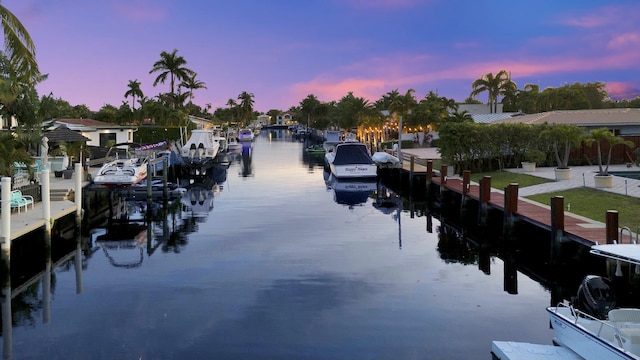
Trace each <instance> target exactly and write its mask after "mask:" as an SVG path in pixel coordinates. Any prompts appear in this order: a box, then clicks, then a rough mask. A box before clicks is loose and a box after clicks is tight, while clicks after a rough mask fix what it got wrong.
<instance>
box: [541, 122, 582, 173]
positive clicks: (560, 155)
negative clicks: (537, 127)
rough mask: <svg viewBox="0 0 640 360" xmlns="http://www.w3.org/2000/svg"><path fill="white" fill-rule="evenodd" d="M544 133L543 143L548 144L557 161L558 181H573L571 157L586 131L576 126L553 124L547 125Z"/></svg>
mask: <svg viewBox="0 0 640 360" xmlns="http://www.w3.org/2000/svg"><path fill="white" fill-rule="evenodd" d="M545 126H546V127H547V128H546V129H544V130H543V131H542V138H543V139H544V140H543V141H545V142H547V144H548V146H549V148H550V150H551V151H552V152H553V155H554V157H555V160H556V168H555V169H554V171H555V174H556V180H569V179H571V168H570V167H569V155H570V154H571V150H573V149H575V148H577V147H578V146H579V145H580V143H581V142H582V139H584V130H583V129H582V128H580V127H578V126H575V125H565V124H552V125H545Z"/></svg>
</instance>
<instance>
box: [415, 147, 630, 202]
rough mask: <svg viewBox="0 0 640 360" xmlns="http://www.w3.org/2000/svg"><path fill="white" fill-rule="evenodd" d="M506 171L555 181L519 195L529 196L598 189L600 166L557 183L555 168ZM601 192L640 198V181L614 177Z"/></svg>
mask: <svg viewBox="0 0 640 360" xmlns="http://www.w3.org/2000/svg"><path fill="white" fill-rule="evenodd" d="M402 153H403V155H405V156H407V155H413V156H416V157H417V158H421V159H431V160H436V159H440V153H439V152H438V148H410V149H402ZM506 171H510V172H515V173H522V174H527V175H532V176H539V177H542V178H545V179H550V180H553V181H552V182H548V183H544V184H539V185H533V186H527V187H523V188H520V189H519V190H518V194H519V195H520V196H529V195H536V194H546V193H553V192H554V191H562V190H567V189H573V188H578V187H589V188H594V189H595V188H596V187H595V185H594V180H593V176H594V175H595V173H596V172H597V171H598V166H575V167H573V168H571V179H570V180H561V181H556V175H555V172H554V167H543V168H537V169H536V171H535V172H523V171H522V169H507V170H506ZM609 171H610V172H618V171H621V172H622V171H627V172H628V171H634V172H640V168H639V167H637V166H633V167H631V168H628V167H627V166H626V165H611V166H609ZM597 189H598V190H601V191H608V192H612V193H616V194H621V195H627V196H632V197H636V198H640V180H639V179H629V178H626V177H622V176H614V177H613V187H612V188H609V189H604V188H597Z"/></svg>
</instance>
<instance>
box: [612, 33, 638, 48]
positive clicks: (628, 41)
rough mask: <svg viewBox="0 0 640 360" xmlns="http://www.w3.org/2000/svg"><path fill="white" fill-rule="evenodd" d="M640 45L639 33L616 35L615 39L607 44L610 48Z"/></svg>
mask: <svg viewBox="0 0 640 360" xmlns="http://www.w3.org/2000/svg"><path fill="white" fill-rule="evenodd" d="M638 45H640V34H639V33H626V34H620V35H617V36H614V37H613V39H611V40H610V41H609V43H608V44H607V46H608V47H610V48H623V47H626V46H638Z"/></svg>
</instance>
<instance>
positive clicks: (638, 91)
mask: <svg viewBox="0 0 640 360" xmlns="http://www.w3.org/2000/svg"><path fill="white" fill-rule="evenodd" d="M607 92H608V93H609V96H610V97H611V98H612V99H616V100H620V99H635V98H637V97H638V96H640V82H639V81H625V82H617V81H610V82H607Z"/></svg>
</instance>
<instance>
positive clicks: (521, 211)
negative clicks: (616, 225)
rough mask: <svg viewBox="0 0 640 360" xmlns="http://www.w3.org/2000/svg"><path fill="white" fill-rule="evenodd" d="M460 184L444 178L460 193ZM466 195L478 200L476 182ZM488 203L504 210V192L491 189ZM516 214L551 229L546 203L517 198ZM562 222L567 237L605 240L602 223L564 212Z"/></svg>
mask: <svg viewBox="0 0 640 360" xmlns="http://www.w3.org/2000/svg"><path fill="white" fill-rule="evenodd" d="M431 181H432V182H433V183H435V184H437V185H440V186H441V184H442V178H441V177H433V178H432V180H431ZM462 186H463V184H462V180H461V179H459V178H447V179H446V188H447V189H448V190H452V191H455V192H457V193H459V194H462ZM467 195H468V196H469V197H470V198H472V199H475V200H479V199H480V187H479V186H478V185H477V184H471V185H470V186H469V191H468V194H467ZM489 205H490V206H492V207H494V208H496V209H499V210H503V211H504V194H503V193H502V192H499V191H493V190H492V191H491V199H490V201H489ZM516 214H517V215H518V216H519V217H520V218H522V219H523V220H524V221H527V222H531V223H535V224H537V225H539V226H542V227H544V228H546V229H551V210H550V208H549V207H548V206H546V205H543V204H537V203H534V202H531V201H527V200H525V199H522V198H519V199H518V210H517V211H516ZM564 222H565V226H564V234H565V236H567V237H569V238H573V239H576V240H578V241H580V242H584V243H592V244H595V243H596V242H598V243H601V244H602V243H605V242H606V229H605V226H604V224H601V223H596V222H589V221H587V220H585V219H583V218H581V217H578V216H574V215H572V214H565V215H564Z"/></svg>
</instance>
